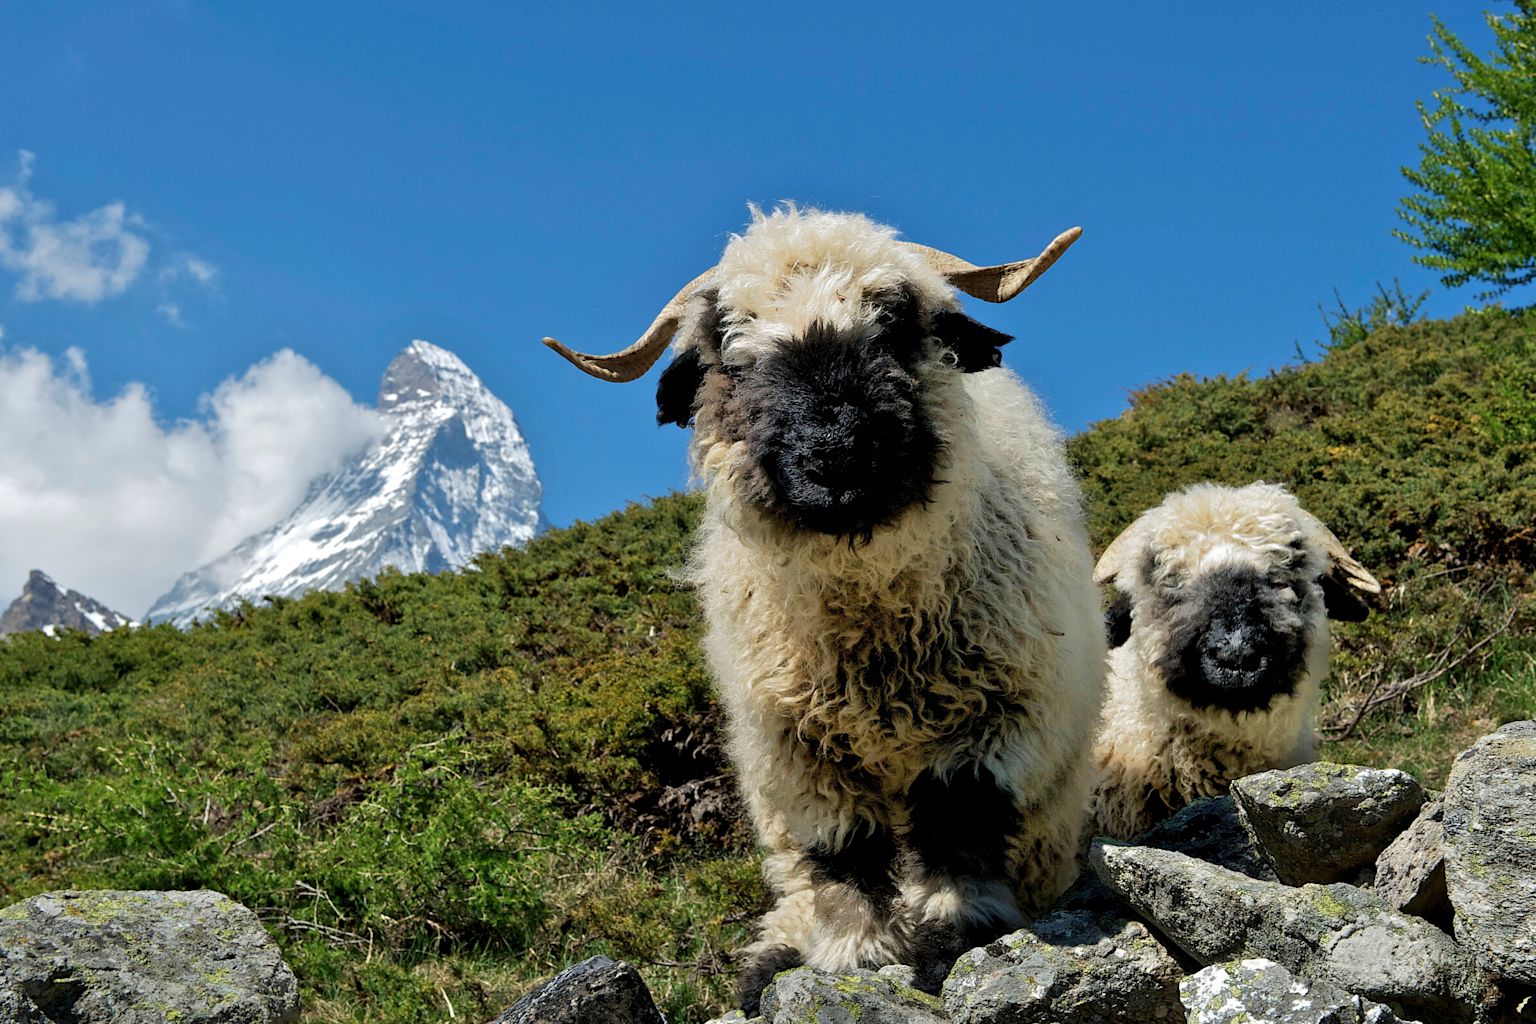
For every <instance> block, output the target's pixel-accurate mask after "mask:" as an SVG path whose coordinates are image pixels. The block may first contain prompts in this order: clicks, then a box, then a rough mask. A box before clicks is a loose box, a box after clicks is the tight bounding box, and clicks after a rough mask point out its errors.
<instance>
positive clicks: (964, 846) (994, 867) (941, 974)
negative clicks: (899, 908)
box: [903, 766, 1023, 992]
mask: <svg viewBox="0 0 1536 1024" xmlns="http://www.w3.org/2000/svg"><path fill="white" fill-rule="evenodd" d="M908 802H909V805H910V808H911V824H910V828H909V830H908V833H907V848H908V852H909V856H910V858H911V862H912V865H911V866H912V870H911V880H910V881H909V882H908V885H907V887H906V891H905V892H904V894H903V895H904V896H905V899H906V902H907V904H908V905H909V906H910V908H911V911H912V916H913V919H914V920H913V925H914V928H913V932H912V936H911V939H910V940H909V945H908V949H907V962H908V963H909V964H911V966H912V967H913V968H914V969H915V970H916V972H917V977H916V981H915V984H916V985H917V987H918V988H921V989H924V990H925V991H929V992H937V991H938V990H939V987H940V986H941V985H942V984H943V982H944V978H945V976H946V975H947V974H948V973H949V969H950V967H951V966H952V965H953V964H954V962H955V958H956V957H958V956H959V955H960V954H961V953H964V952H965V951H966V950H967V949H970V948H971V947H973V946H978V945H983V944H985V943H987V942H990V941H992V940H993V939H995V938H997V936H999V935H1001V934H1002V933H1004V932H1007V931H1011V930H1013V929H1015V928H1018V927H1019V926H1020V925H1022V924H1023V918H1022V916H1021V915H1020V914H1019V908H1018V905H1017V904H1016V903H1015V902H1014V898H1013V886H1012V884H1011V882H1010V879H1009V877H1008V859H1009V857H1008V853H1009V845H1010V842H1011V841H1012V840H1013V837H1014V836H1015V834H1016V833H1017V832H1018V830H1019V824H1020V813H1019V809H1018V807H1017V805H1016V803H1015V801H1014V797H1013V795H1012V793H1010V792H1009V791H1007V790H1005V789H1003V788H1002V787H1001V786H1000V785H998V782H997V779H996V778H995V777H994V776H993V774H992V773H991V772H990V771H988V770H987V769H985V768H981V767H979V766H976V767H972V766H961V767H960V768H958V769H957V770H955V771H954V772H953V773H950V774H946V775H938V774H935V773H933V772H931V771H930V772H925V773H923V774H922V775H921V776H919V777H918V779H917V781H916V782H914V783H913V784H912V789H911V791H910V793H909V796H908Z"/></svg>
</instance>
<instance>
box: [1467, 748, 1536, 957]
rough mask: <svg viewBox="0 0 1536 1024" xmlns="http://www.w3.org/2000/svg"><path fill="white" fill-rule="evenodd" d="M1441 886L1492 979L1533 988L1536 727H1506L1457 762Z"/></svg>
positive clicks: (1535, 898) (1535, 924)
mask: <svg viewBox="0 0 1536 1024" xmlns="http://www.w3.org/2000/svg"><path fill="white" fill-rule="evenodd" d="M1445 882H1446V889H1447V891H1448V893H1449V895H1450V900H1451V903H1452V905H1454V907H1455V908H1456V937H1457V938H1458V939H1460V940H1461V941H1462V942H1463V943H1464V944H1466V945H1467V946H1469V947H1471V948H1472V949H1474V950H1476V952H1477V955H1478V958H1479V960H1481V962H1482V963H1483V965H1484V966H1485V967H1487V968H1488V969H1489V970H1491V971H1493V972H1494V973H1495V974H1497V975H1499V976H1500V977H1503V978H1508V979H1510V980H1512V981H1516V982H1519V983H1521V984H1524V985H1536V722H1513V723H1511V724H1509V725H1506V726H1504V727H1503V728H1502V729H1500V730H1499V731H1498V732H1496V733H1493V734H1492V735H1491V736H1484V737H1483V738H1482V739H1480V740H1478V741H1477V743H1476V744H1475V745H1474V746H1473V747H1472V748H1471V749H1470V750H1467V751H1465V752H1463V753H1462V754H1461V755H1460V756H1459V757H1457V758H1456V763H1455V764H1454V765H1453V766H1452V768H1451V777H1450V780H1449V782H1447V783H1446V788H1445Z"/></svg>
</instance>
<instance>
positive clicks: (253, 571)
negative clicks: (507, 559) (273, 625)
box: [146, 341, 543, 626]
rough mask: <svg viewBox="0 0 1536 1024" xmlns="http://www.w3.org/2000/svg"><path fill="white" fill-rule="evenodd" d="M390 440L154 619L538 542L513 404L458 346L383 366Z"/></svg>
mask: <svg viewBox="0 0 1536 1024" xmlns="http://www.w3.org/2000/svg"><path fill="white" fill-rule="evenodd" d="M378 409H379V412H380V413H382V414H383V415H384V417H385V419H386V422H387V423H388V425H389V432H388V434H387V435H386V436H385V437H384V438H383V440H381V441H379V442H376V443H375V444H374V445H372V446H371V447H369V448H368V449H366V450H365V451H363V452H362V453H360V454H359V455H357V456H356V457H354V458H353V459H351V460H349V461H348V462H347V463H345V464H343V465H342V466H341V467H340V468H339V469H337V470H336V471H335V472H333V473H330V474H329V475H327V476H323V477H321V478H320V479H318V480H316V481H315V482H314V483H313V484H311V485H310V488H309V492H308V494H307V495H306V496H305V498H304V500H303V501H302V502H301V503H300V504H299V507H298V508H296V509H294V510H293V512H291V513H290V514H289V515H288V516H287V517H285V518H284V519H283V520H282V521H281V522H279V523H277V524H276V525H274V526H272V527H271V528H270V529H268V530H266V531H264V532H262V533H259V534H256V535H254V536H252V537H248V538H246V539H245V540H243V541H241V542H240V543H239V544H238V545H236V546H235V548H234V549H233V550H232V551H230V552H229V553H228V554H225V555H223V556H222V557H220V558H218V559H215V560H214V561H212V562H210V563H209V564H207V565H205V566H203V567H202V568H200V569H197V570H195V571H193V572H190V573H187V574H186V575H184V576H182V577H181V579H179V580H177V581H176V585H175V586H174V587H172V588H171V590H170V591H169V592H168V593H166V594H165V595H164V596H162V597H160V598H159V599H158V600H157V601H155V603H154V605H153V606H152V607H151V608H150V609H149V612H148V614H147V616H146V617H147V618H148V619H149V620H150V621H154V622H163V621H167V620H169V621H171V622H175V623H176V624H177V625H181V626H186V625H188V624H190V623H192V622H193V621H195V620H196V619H197V618H198V617H200V616H201V615H202V614H205V613H206V612H207V611H209V610H211V609H214V608H232V607H234V606H235V605H237V604H238V603H239V602H240V600H241V599H245V600H249V601H260V600H261V599H262V598H263V597H266V596H268V595H277V596H284V597H295V596H298V595H299V594H302V593H305V592H306V591H309V590H315V589H328V590H329V589H339V588H340V587H341V586H342V585H343V584H345V583H347V582H348V581H351V580H356V579H361V578H363V577H366V576H375V575H377V574H378V573H379V572H380V571H381V570H382V569H383V568H384V567H385V566H391V565H392V566H394V567H395V568H397V569H399V570H400V571H402V572H440V571H442V570H444V569H450V568H457V567H459V566H462V565H465V564H466V563H468V562H469V560H470V559H471V558H472V557H473V556H474V555H476V554H478V553H480V552H483V551H494V550H497V549H499V548H501V547H503V546H504V545H508V544H521V543H524V542H525V541H527V540H528V539H529V538H531V537H532V536H533V535H534V534H535V533H536V532H537V531H538V528H539V525H540V522H541V518H540V511H539V505H540V501H541V500H542V497H543V490H542V487H541V485H540V483H539V478H538V475H537V474H536V473H535V472H534V468H533V459H532V457H531V456H530V455H529V453H528V445H527V443H526V442H525V441H524V440H523V435H522V432H521V431H520V430H518V427H517V420H516V419H515V418H514V417H513V415H512V410H511V409H509V408H507V406H506V404H505V403H504V402H502V401H501V400H500V399H498V398H497V397H496V396H495V395H493V394H491V393H490V391H488V390H486V387H485V385H484V384H482V383H481V382H480V379H479V378H478V377H476V376H475V375H474V373H473V372H471V371H470V369H469V367H467V366H465V365H464V363H463V362H462V361H461V360H460V359H459V358H458V357H457V356H455V355H454V354H453V353H451V352H449V351H447V350H446V349H442V348H439V347H438V346H436V345H432V344H430V343H428V342H425V341H413V342H411V344H410V345H409V346H407V347H406V349H405V350H404V351H403V352H401V353H400V354H399V355H398V356H396V357H395V359H394V361H393V362H391V363H390V364H389V368H388V369H387V370H385V371H384V379H383V381H382V382H381V384H380V386H379V400H378Z"/></svg>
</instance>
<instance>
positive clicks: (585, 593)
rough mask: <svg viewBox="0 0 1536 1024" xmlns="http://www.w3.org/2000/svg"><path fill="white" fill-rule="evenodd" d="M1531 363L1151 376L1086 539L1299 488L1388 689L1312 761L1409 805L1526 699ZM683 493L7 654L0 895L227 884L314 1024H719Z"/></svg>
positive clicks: (1511, 359)
mask: <svg viewBox="0 0 1536 1024" xmlns="http://www.w3.org/2000/svg"><path fill="white" fill-rule="evenodd" d="M1533 376H1536V312H1531V313H1525V314H1516V313H1505V312H1499V311H1489V312H1484V313H1479V314H1469V315H1467V316H1463V317H1458V318H1457V319H1455V320H1453V321H1449V322H1440V323H1421V324H1415V325H1413V326H1411V327H1407V328H1397V329H1389V330H1385V331H1380V332H1377V333H1376V334H1373V335H1372V336H1371V337H1370V338H1368V339H1366V340H1365V341H1363V342H1360V343H1359V344H1357V345H1354V346H1352V347H1350V348H1348V349H1341V350H1337V351H1333V352H1331V353H1329V354H1328V355H1327V356H1326V358H1323V359H1321V360H1320V361H1318V362H1315V363H1309V364H1306V365H1303V366H1298V367H1294V368H1290V369H1286V370H1282V371H1279V372H1277V373H1274V374H1271V375H1268V376H1265V377H1262V378H1257V379H1246V378H1237V379H1215V380H1197V379H1194V378H1189V377H1179V378H1175V379H1173V380H1170V381H1168V382H1165V383H1163V384H1158V385H1154V386H1151V387H1148V388H1146V389H1143V390H1142V391H1140V392H1138V394H1137V395H1136V396H1135V398H1134V402H1133V405H1132V407H1131V408H1129V409H1128V410H1127V411H1126V412H1125V414H1124V415H1122V416H1121V417H1119V418H1117V419H1114V420H1110V421H1107V422H1104V423H1100V424H1096V425H1095V426H1094V427H1093V428H1091V429H1090V430H1088V431H1086V432H1084V433H1083V434H1080V435H1078V436H1077V437H1076V438H1074V439H1072V441H1071V451H1072V453H1073V455H1074V458H1075V459H1076V461H1077V465H1078V468H1079V471H1080V473H1081V475H1082V477H1083V479H1084V486H1085V490H1086V492H1087V494H1088V497H1089V506H1090V511H1091V517H1092V523H1093V528H1094V535H1095V540H1096V543H1097V544H1098V545H1099V546H1100V547H1102V546H1103V544H1104V543H1105V542H1107V541H1108V540H1109V539H1110V538H1111V537H1112V536H1114V534H1115V533H1116V532H1117V531H1118V530H1119V529H1120V528H1121V527H1122V526H1124V525H1125V524H1126V523H1127V522H1128V521H1129V520H1130V518H1131V517H1132V516H1134V515H1135V514H1136V513H1137V512H1138V511H1140V510H1141V509H1142V508H1144V507H1146V506H1147V505H1149V504H1151V503H1154V502H1156V501H1157V500H1158V499H1159V498H1160V497H1161V495H1162V494H1163V492H1164V491H1165V490H1167V489H1168V488H1170V487H1176V486H1180V485H1182V484H1184V483H1188V482H1191V481H1193V480H1196V479H1204V478H1213V479H1218V480H1225V481H1228V482H1232V483H1243V482H1246V481H1248V480H1252V479H1254V478H1256V477H1263V478H1266V479H1271V480H1278V481H1284V482H1286V483H1288V484H1290V485H1291V486H1292V487H1294V488H1295V489H1296V490H1297V492H1298V493H1299V494H1300V495H1301V496H1302V499H1303V501H1304V502H1305V503H1306V504H1307V505H1308V507H1309V508H1311V509H1312V510H1313V511H1314V512H1316V513H1317V514H1318V515H1319V516H1321V517H1322V518H1323V519H1324V520H1325V521H1326V522H1328V523H1329V524H1330V525H1332V526H1333V527H1334V528H1335V529H1336V530H1337V532H1338V533H1339V536H1340V537H1341V538H1342V539H1343V540H1344V541H1345V542H1346V543H1347V544H1349V545H1350V546H1351V547H1352V548H1354V550H1355V551H1356V553H1357V554H1359V555H1360V556H1361V558H1362V559H1364V560H1365V562H1366V564H1367V565H1368V566H1369V567H1370V568H1371V570H1372V571H1373V572H1375V573H1376V574H1377V575H1378V577H1380V578H1381V579H1382V580H1383V581H1384V582H1385V583H1386V584H1387V592H1386V594H1385V595H1384V599H1383V601H1382V602H1381V606H1380V607H1379V608H1378V609H1377V610H1376V611H1377V613H1376V614H1375V615H1374V616H1372V618H1371V619H1369V620H1368V621H1366V622H1364V623H1359V624H1349V623H1346V624H1343V625H1341V626H1340V628H1339V630H1338V632H1337V634H1336V649H1337V651H1338V654H1337V656H1336V658H1335V665H1336V666H1337V670H1336V671H1335V673H1334V678H1333V681H1332V682H1331V683H1330V684H1329V688H1328V692H1327V694H1326V697H1327V701H1328V704H1327V707H1326V708H1325V714H1326V715H1327V716H1329V717H1330V718H1335V717H1336V716H1338V715H1339V714H1340V712H1349V713H1350V714H1351V715H1352V713H1353V709H1354V708H1356V707H1357V706H1358V700H1359V699H1360V698H1361V697H1363V696H1365V695H1368V694H1374V697H1381V696H1384V695H1385V696H1387V697H1388V698H1389V699H1388V700H1386V701H1385V702H1383V703H1381V704H1379V705H1376V706H1374V707H1373V708H1371V709H1367V710H1366V712H1365V713H1364V714H1363V716H1362V717H1361V719H1360V721H1359V723H1358V727H1357V728H1356V729H1355V731H1354V732H1353V734H1352V735H1351V737H1350V738H1349V739H1348V740H1346V741H1342V742H1341V741H1330V742H1327V743H1325V744H1324V747H1323V751H1322V752H1323V755H1324V756H1325V757H1328V758H1329V759H1333V760H1353V761H1358V762H1362V763H1368V764H1375V765H1381V766H1395V767H1405V768H1409V769H1417V770H1418V771H1419V772H1420V773H1421V774H1422V775H1423V776H1424V777H1425V781H1426V782H1427V783H1428V784H1429V785H1431V786H1434V785H1438V784H1439V783H1440V782H1441V781H1443V778H1444V771H1445V769H1446V767H1447V765H1448V764H1449V761H1450V755H1451V754H1452V753H1454V752H1455V751H1456V750H1458V749H1460V748H1462V747H1464V746H1466V745H1467V744H1468V743H1469V742H1470V740H1471V739H1472V738H1473V737H1475V736H1476V735H1478V734H1480V733H1482V732H1486V731H1488V730H1489V728H1490V727H1491V726H1493V725H1496V724H1497V723H1498V721H1500V720H1507V719H1511V718H1521V717H1530V716H1531V715H1532V713H1533V711H1532V709H1533V707H1536V601H1532V599H1531V598H1530V597H1529V595H1530V593H1531V592H1532V586H1531V574H1532V560H1531V558H1530V555H1529V548H1528V547H1526V546H1525V545H1527V544H1529V543H1530V540H1531V537H1532V534H1531V525H1530V524H1531V523H1532V521H1533V519H1536V475H1533V474H1536V398H1533V397H1532V395H1533V392H1536V386H1533V385H1536V381H1533V380H1532V378H1533ZM699 504H700V503H699V500H698V498H697V497H696V496H681V495H672V496H668V497H664V498H661V499H658V500H656V501H654V502H649V503H647V504H645V505H635V506H631V507H629V508H627V509H624V510H621V511H618V512H615V513H614V514H612V515H610V516H607V517H605V518H604V519H602V520H600V521H598V522H595V523H578V524H576V525H575V526H573V527H571V528H569V529H562V530H554V531H550V532H549V533H547V534H544V535H541V536H540V537H538V538H536V539H534V540H533V541H532V542H531V543H529V544H528V545H527V546H526V547H524V548H520V549H517V550H507V551H499V552H495V553H492V554H486V555H481V556H478V557H477V558H476V559H475V561H474V566H475V571H472V572H449V573H442V574H439V575H424V574H415V575H403V574H400V573H395V572H384V573H382V574H381V575H380V576H379V577H378V578H377V579H373V580H369V581H365V582H359V583H354V584H349V585H348V586H346V587H345V588H343V589H342V590H341V591H339V592H317V593H311V594H309V595H307V596H305V597H303V598H300V599H298V600H294V601H282V602H275V603H274V604H272V605H270V606H258V607H250V608H241V609H239V610H238V611H236V612H235V613H233V614H228V615H221V616H217V617H216V618H215V621H214V622H212V623H210V624H208V625H207V626H205V627H202V628H198V629H195V630H191V631H187V632H181V631H178V630H176V629H173V628H170V627H164V626H162V627H152V628H148V629H136V630H120V631H118V632H115V633H111V634H108V635H106V636H103V637H98V638H87V637H84V636H80V635H67V636H64V637H63V638H61V639H59V640H49V639H47V638H45V637H42V636H39V635H36V634H28V635H22V636H18V637H14V638H12V639H11V640H10V641H9V642H7V643H4V644H0V905H4V904H6V903H9V902H13V901H15V900H17V899H21V898H24V897H26V896H29V895H32V894H35V893H39V892H44V891H47V890H49V889H54V888H66V887H70V886H75V887H82V886H99V887H106V888H128V889H134V888H177V889H195V888H204V887H207V888H215V889H219V890H220V891H223V892H226V893H228V894H229V895H230V896H232V897H234V898H236V899H238V900H240V901H242V902H244V903H246V904H247V905H249V906H253V907H259V908H262V914H263V920H264V922H266V923H268V925H269V927H271V928H272V929H273V931H274V934H275V935H276V936H277V937H278V939H279V941H280V942H281V943H282V945H283V949H284V952H285V954H286V956H287V957H288V959H289V961H290V963H292V964H293V966H294V968H295V970H296V971H297V972H298V974H299V978H300V982H301V985H302V986H303V996H304V1005H305V1011H304V1012H305V1015H306V1016H305V1020H306V1021H313V1022H316V1024H318V1022H321V1021H324V1022H327V1024H342V1022H345V1024H363V1022H365V1021H378V1020H389V1021H401V1022H409V1024H418V1022H419V1024H430V1022H434V1021H440V1020H442V1019H444V1017H445V1016H446V1015H447V1014H446V1013H445V1009H446V1005H452V1006H455V1007H456V1008H457V1010H456V1014H457V1016H458V1017H459V1018H461V1019H480V1020H487V1019H490V1018H491V1017H492V1016H494V1015H495V1014H496V1013H498V1012H499V1011H500V1010H501V1009H503V1008H504V1007H505V1006H507V1005H508V1004H509V1003H510V1002H512V1001H513V1000H514V999H515V998H517V996H518V995H520V994H521V993H522V992H523V991H525V990H526V989H527V987H528V986H529V985H531V984H532V983H533V981H534V980H535V979H538V978H541V977H547V976H548V975H549V974H551V973H553V971H555V970H557V969H558V968H559V967H560V966H562V965H564V964H568V963H571V962H574V961H575V960H579V959H582V958H584V957H587V956H591V955H594V954H598V953H601V954H604V955H608V956H613V957H615V958H623V959H628V960H629V961H631V962H632V963H637V964H640V965H641V970H642V971H643V972H644V973H645V975H646V979H647V981H648V983H649V984H650V987H651V989H652V991H653V992H656V993H657V996H658V1001H659V1002H660V1003H661V1004H662V1009H663V1010H664V1012H665V1013H666V1014H667V1015H668V1019H669V1020H673V1021H679V1022H683V1021H687V1022H693V1024H698V1022H700V1021H703V1020H706V1019H708V1018H709V1017H712V1016H715V1015H717V1014H718V1012H719V1011H720V1010H721V1009H722V1008H723V1007H724V1005H725V1003H726V1000H727V999H728V989H729V984H730V979H731V976H732V974H733V971H734V968H733V967H732V966H731V965H730V963H729V958H728V953H727V951H729V950H731V949H733V948H737V947H739V946H740V945H742V944H744V943H745V942H746V941H749V939H750V928H751V923H752V921H753V920H754V919H755V918H756V916H757V915H758V914H759V913H761V911H762V910H763V909H764V899H765V894H764V892H763V888H762V885H761V882H760V879H759V876H758V873H757V868H756V865H755V863H754V861H753V854H752V847H751V838H750V836H748V835H747V834H745V830H744V829H743V828H742V826H741V825H740V823H739V822H737V821H735V820H733V818H732V816H731V814H730V810H731V807H732V806H734V799H733V798H732V797H731V793H732V789H731V774H730V771H729V769H728V767H727V766H726V765H725V764H724V763H723V755H722V754H721V751H720V743H719V740H720V725H719V713H718V709H717V707H716V704H715V702H714V700H713V698H712V696H711V692H710V687H709V682H708V678H707V675H706V673H705V670H704V667H703V664H702V658H701V656H700V653H699V649H698V641H699V632H700V630H699V627H698V621H697V618H698V617H697V612H696V609H695V606H694V603H693V599H692V596H691V595H690V594H689V593H687V592H686V591H682V590H679V589H678V587H677V585H676V583H675V582H674V580H673V578H672V577H671V576H669V574H668V570H669V569H671V568H674V567H676V566H678V565H680V564H681V563H682V562H683V560H684V559H685V557H686V551H687V546H688V543H689V540H688V538H689V534H690V532H691V530H692V528H693V526H694V524H695V522H696V521H697V517H698V510H699ZM1506 617H1507V618H1506ZM1506 623H1507V625H1505V624H1506ZM1501 628H1502V631H1501V632H1500V630H1501ZM1491 633H1492V634H1495V635H1494V639H1492V640H1491V641H1490V642H1488V643H1487V644H1484V645H1483V646H1481V647H1478V648H1477V649H1476V650H1475V651H1473V650H1472V648H1473V646H1474V645H1475V644H1476V642H1477V641H1478V640H1479V639H1480V638H1482V637H1484V636H1486V635H1489V634H1491ZM1444 650H1449V651H1451V652H1452V653H1451V655H1450V656H1449V658H1447V659H1446V660H1445V661H1443V662H1442V661H1441V660H1440V658H1439V652H1441V651H1444ZM1469 651H1470V652H1471V653H1470V657H1466V658H1465V660H1462V661H1460V662H1457V660H1456V659H1458V658H1463V657H1464V656H1466V655H1468V653H1469ZM1441 669H1446V670H1447V671H1444V672H1443V673H1442V674H1439V675H1434V673H1436V672H1439V671H1440V670H1441ZM1428 676H1432V678H1428V679H1427V681H1425V682H1424V683H1423V685H1422V686H1419V687H1418V688H1417V689H1412V690H1402V691H1395V690H1394V687H1397V686H1398V685H1399V684H1403V683H1413V682H1415V681H1416V680H1422V679H1426V677H1428ZM1378 684H1379V688H1378ZM1373 688H1374V689H1373ZM1374 697H1373V699H1374ZM1345 721H1346V722H1348V721H1349V718H1348V717H1346V718H1345ZM1335 734H1337V733H1334V732H1330V735H1335ZM722 805H724V806H722Z"/></svg>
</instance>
